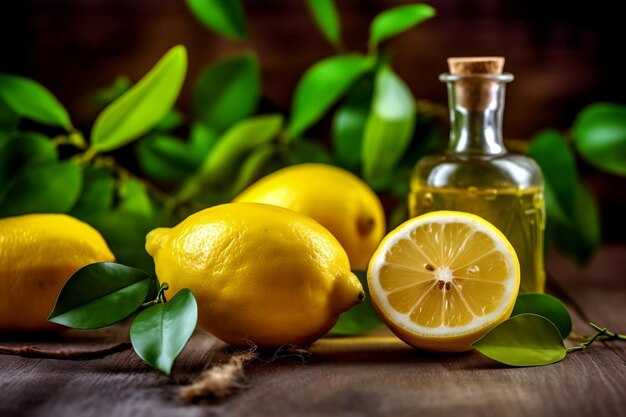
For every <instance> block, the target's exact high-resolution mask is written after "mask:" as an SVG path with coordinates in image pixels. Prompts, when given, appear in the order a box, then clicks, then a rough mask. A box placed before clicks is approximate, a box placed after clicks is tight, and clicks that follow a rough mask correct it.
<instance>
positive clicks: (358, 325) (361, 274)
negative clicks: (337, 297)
mask: <svg viewBox="0 0 626 417" xmlns="http://www.w3.org/2000/svg"><path fill="white" fill-rule="evenodd" d="M352 272H353V273H354V275H356V276H357V277H358V278H359V281H360V282H361V285H362V286H363V289H364V290H365V300H363V302H362V303H360V304H357V305H356V306H354V307H352V308H351V309H350V310H348V311H346V312H345V313H343V314H341V316H339V321H337V324H335V327H333V328H332V329H331V331H330V333H331V334H338V335H350V334H359V333H364V332H367V331H369V330H373V329H375V328H377V327H380V326H381V325H382V324H383V322H382V321H381V320H380V318H379V317H378V314H376V310H374V306H373V305H372V301H371V298H370V294H369V289H368V287H367V271H352Z"/></svg>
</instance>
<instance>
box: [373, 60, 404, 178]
mask: <svg viewBox="0 0 626 417" xmlns="http://www.w3.org/2000/svg"><path fill="white" fill-rule="evenodd" d="M414 103H415V100H414V98H413V94H411V90H409V88H408V87H407V85H406V84H405V83H404V81H402V80H401V79H400V77H398V76H397V75H396V74H395V73H394V72H393V71H392V70H391V68H389V67H382V68H380V69H379V71H378V73H377V74H376V81H375V83H374V97H373V98H372V107H371V109H370V114H369V116H368V120H367V124H366V126H365V134H364V137H363V144H362V147H361V159H362V161H363V178H365V180H366V181H368V182H374V181H376V180H377V179H378V177H380V176H383V175H388V174H389V173H390V172H392V171H393V169H394V168H395V167H396V165H397V163H398V161H400V158H402V155H403V154H404V152H405V151H406V150H407V148H408V147H409V145H410V143H411V137H412V136H413V130H414V128H415V104H414Z"/></svg>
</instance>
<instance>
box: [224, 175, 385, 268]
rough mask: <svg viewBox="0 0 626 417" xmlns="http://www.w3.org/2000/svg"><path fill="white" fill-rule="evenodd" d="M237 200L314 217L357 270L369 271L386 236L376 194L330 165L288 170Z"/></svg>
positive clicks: (259, 182) (251, 188) (259, 183)
mask: <svg viewBox="0 0 626 417" xmlns="http://www.w3.org/2000/svg"><path fill="white" fill-rule="evenodd" d="M234 201H235V202H252V203H264V204H271V205H274V206H280V207H285V208H288V209H291V210H294V211H297V212H298V213H301V214H304V215H306V216H309V217H312V218H313V219H315V220H316V221H317V222H319V223H320V224H321V225H322V226H324V227H325V228H327V229H328V230H329V231H330V232H331V233H332V234H333V235H334V236H335V237H336V238H337V240H338V241H339V243H341V246H343V248H344V249H345V250H346V252H347V253H348V258H350V264H351V266H352V269H355V270H357V269H358V270H365V269H367V264H368V262H369V260H370V257H371V256H372V254H373V253H374V251H375V250H376V247H377V246H378V244H379V243H380V241H381V239H382V238H383V236H384V235H385V229H386V226H385V213H384V211H383V207H382V204H381V203H380V200H379V199H378V197H377V196H376V194H375V193H374V192H373V191H372V190H371V189H370V188H369V187H368V186H367V184H365V183H364V182H363V181H362V180H361V179H360V178H358V177H357V176H355V175H354V174H352V173H350V172H348V171H346V170H344V169H341V168H337V167H333V166H330V165H324V164H300V165H294V166H291V167H288V168H283V169H281V170H279V171H276V172H274V173H272V174H270V175H268V176H266V177H264V178H261V179H260V180H259V181H257V182H256V183H254V184H252V185H251V186H250V187H248V188H247V189H246V190H244V191H243V192H242V193H241V194H240V195H239V196H237V197H236V198H235V200H234Z"/></svg>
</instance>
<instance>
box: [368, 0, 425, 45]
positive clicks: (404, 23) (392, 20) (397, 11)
mask: <svg viewBox="0 0 626 417" xmlns="http://www.w3.org/2000/svg"><path fill="white" fill-rule="evenodd" d="M435 14H436V11H435V9H433V8H432V7H431V6H429V5H427V4H421V3H417V4H408V5H405V6H397V7H394V8H392V9H389V10H385V11H384V12H382V13H380V14H379V15H378V16H376V17H375V18H374V20H373V21H372V25H371V27H370V44H371V45H377V44H379V43H381V42H382V41H384V40H386V39H389V38H391V37H392V36H396V35H397V34H399V33H402V32H404V31H405V30H408V29H410V28H412V27H413V26H415V25H418V24H419V23H421V22H423V21H425V20H428V19H430V18H432V17H434V16H435Z"/></svg>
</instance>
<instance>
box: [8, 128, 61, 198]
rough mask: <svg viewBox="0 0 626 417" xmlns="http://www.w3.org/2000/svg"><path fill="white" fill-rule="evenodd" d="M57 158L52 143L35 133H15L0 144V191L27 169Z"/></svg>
mask: <svg viewBox="0 0 626 417" xmlns="http://www.w3.org/2000/svg"><path fill="white" fill-rule="evenodd" d="M57 158H58V155H57V150H56V148H55V146H54V144H53V143H52V141H51V140H50V139H49V138H48V137H46V136H45V135H42V134H41V133H36V132H16V133H14V134H11V135H8V136H7V138H6V139H5V140H4V141H2V142H0V190H1V189H2V188H3V185H5V184H6V183H7V182H8V181H9V180H10V179H11V178H13V177H15V176H16V175H17V174H19V173H20V172H22V171H24V170H26V169H28V168H29V167H31V166H33V165H36V164H40V163H44V162H53V161H56V160H57Z"/></svg>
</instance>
